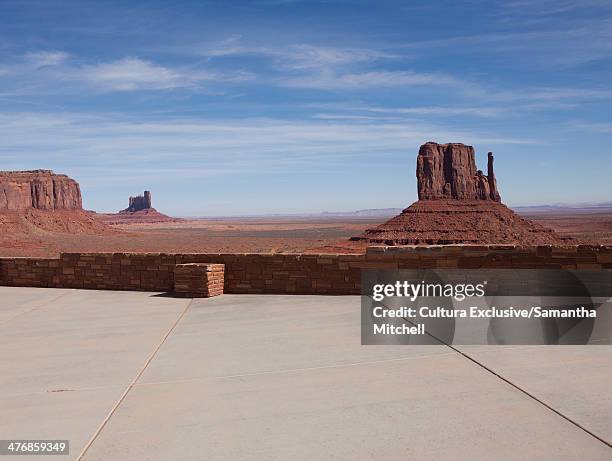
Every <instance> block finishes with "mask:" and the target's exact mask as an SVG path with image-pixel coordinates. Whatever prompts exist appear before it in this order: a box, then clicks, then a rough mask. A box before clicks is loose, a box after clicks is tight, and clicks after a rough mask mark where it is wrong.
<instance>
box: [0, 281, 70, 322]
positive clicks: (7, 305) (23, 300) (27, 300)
mask: <svg viewBox="0 0 612 461" xmlns="http://www.w3.org/2000/svg"><path fill="white" fill-rule="evenodd" d="M72 291H74V290H69V289H55V288H20V287H2V291H1V294H2V296H1V298H0V325H2V324H4V323H7V322H9V321H11V320H12V319H14V318H17V317H18V316H20V315H22V314H24V313H26V312H29V311H31V310H33V309H43V308H44V307H46V306H49V305H51V304H53V302H54V301H56V300H59V299H61V297H63V296H65V295H66V294H67V293H70V292H72Z"/></svg>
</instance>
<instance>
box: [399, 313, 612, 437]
mask: <svg viewBox="0 0 612 461" xmlns="http://www.w3.org/2000/svg"><path fill="white" fill-rule="evenodd" d="M402 318H403V319H404V320H406V321H407V322H408V323H410V324H412V325H415V326H416V324H415V323H414V322H412V321H411V320H410V319H407V318H406V317H402ZM425 334H426V335H428V336H430V337H431V338H433V339H435V340H436V341H438V342H440V343H441V344H444V345H445V346H447V347H449V348H450V349H452V350H453V351H455V352H457V353H458V354H460V355H461V356H463V357H464V358H466V359H467V360H469V361H470V362H472V363H474V364H475V365H477V366H479V367H480V368H482V369H483V370H485V371H487V372H489V373H491V374H492V375H493V376H495V377H496V378H498V379H500V380H501V381H503V382H505V383H506V384H509V385H510V386H512V387H513V388H514V389H516V390H517V391H519V392H521V393H523V394H524V395H526V396H527V397H529V398H530V399H532V400H534V401H536V402H537V403H539V404H540V405H542V406H543V407H545V408H547V409H548V410H550V411H552V412H553V413H555V414H557V415H558V416H560V417H561V418H563V419H565V420H566V421H567V422H569V423H570V424H573V425H574V426H575V427H577V428H578V429H580V430H582V431H584V432H586V433H587V434H589V435H590V436H591V437H593V438H595V439H597V440H599V441H600V442H601V443H603V444H604V445H606V446H607V447H609V448H612V443H610V442H608V441H607V440H606V439H604V438H602V437H600V436H598V435H597V434H595V433H594V432H592V431H590V430H589V429H587V428H586V427H584V426H582V425H581V424H579V423H578V422H576V421H574V420H573V419H571V418H570V417H569V416H567V415H565V414H563V413H562V412H560V411H559V410H557V409H556V408H553V407H552V406H551V405H549V404H547V403H546V402H544V401H543V400H541V399H539V398H538V397H536V396H535V395H533V394H532V393H530V392H529V391H527V390H525V389H523V388H522V387H520V386H519V385H518V384H515V383H513V382H512V381H510V380H509V379H508V378H505V377H504V376H502V375H501V374H499V373H498V372H496V371H494V370H493V369H491V368H489V367H488V366H486V365H485V364H484V363H482V362H480V361H478V360H476V359H475V358H474V357H472V356H470V355H469V354H467V353H466V352H463V351H462V350H461V349H458V348H457V347H455V346H453V345H452V344H449V343H447V342H445V341H443V340H442V339H440V338H438V337H437V336H436V335H434V334H432V333H429V332H428V331H425Z"/></svg>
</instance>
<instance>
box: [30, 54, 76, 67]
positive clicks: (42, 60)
mask: <svg viewBox="0 0 612 461" xmlns="http://www.w3.org/2000/svg"><path fill="white" fill-rule="evenodd" d="M68 57H69V54H68V53H66V52H64V51H32V52H30V53H27V54H26V55H25V60H26V61H27V62H28V63H30V64H31V65H33V66H34V67H44V66H58V65H60V64H62V63H63V62H64V61H66V60H67V59H68Z"/></svg>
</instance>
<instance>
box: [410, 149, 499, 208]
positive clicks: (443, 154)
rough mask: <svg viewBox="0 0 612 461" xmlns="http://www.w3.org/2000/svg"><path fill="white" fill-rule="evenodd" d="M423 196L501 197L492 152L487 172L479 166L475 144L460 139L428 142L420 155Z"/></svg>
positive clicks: (481, 198)
mask: <svg viewBox="0 0 612 461" xmlns="http://www.w3.org/2000/svg"><path fill="white" fill-rule="evenodd" d="M416 175H417V189H418V194H419V199H420V200H437V199H458V200H493V201H495V202H499V201H501V198H500V196H499V192H498V190H497V183H496V181H495V173H494V172H493V153H491V152H489V156H488V165H487V175H484V174H483V172H482V171H481V170H478V169H477V168H476V160H475V155H474V148H473V147H472V146H466V145H465V144H460V143H449V144H437V143H435V142H428V143H426V144H423V145H422V146H421V148H420V149H419V155H418V156H417V169H416Z"/></svg>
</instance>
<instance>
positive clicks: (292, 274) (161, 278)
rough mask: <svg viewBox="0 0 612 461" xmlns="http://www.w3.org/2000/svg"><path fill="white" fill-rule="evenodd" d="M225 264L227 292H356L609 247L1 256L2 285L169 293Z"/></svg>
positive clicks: (596, 264) (583, 257)
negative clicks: (424, 274)
mask: <svg viewBox="0 0 612 461" xmlns="http://www.w3.org/2000/svg"><path fill="white" fill-rule="evenodd" d="M193 262H203V263H220V264H225V287H224V291H225V292H226V293H253V294H258V293H262V294H264V293H265V294H317V295H326V294H329V295H348V294H359V293H360V286H361V270H362V269H404V268H406V269H409V268H466V269H467V268H470V269H473V268H522V269H546V268H548V269H561V268H565V269H587V270H601V269H612V247H611V246H574V247H551V246H538V247H516V246H512V245H490V246H461V245H456V246H453V245H450V246H433V247H370V248H368V251H367V253H366V254H364V255H272V254H159V253H143V254H138V253H107V254H104V253H100V254H94V253H82V254H80V253H64V254H62V255H61V257H60V258H59V259H37V258H0V285H8V286H30V287H58V288H88V289H102V290H142V291H162V292H166V291H172V290H173V287H174V268H175V266H176V265H177V264H184V263H193Z"/></svg>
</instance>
